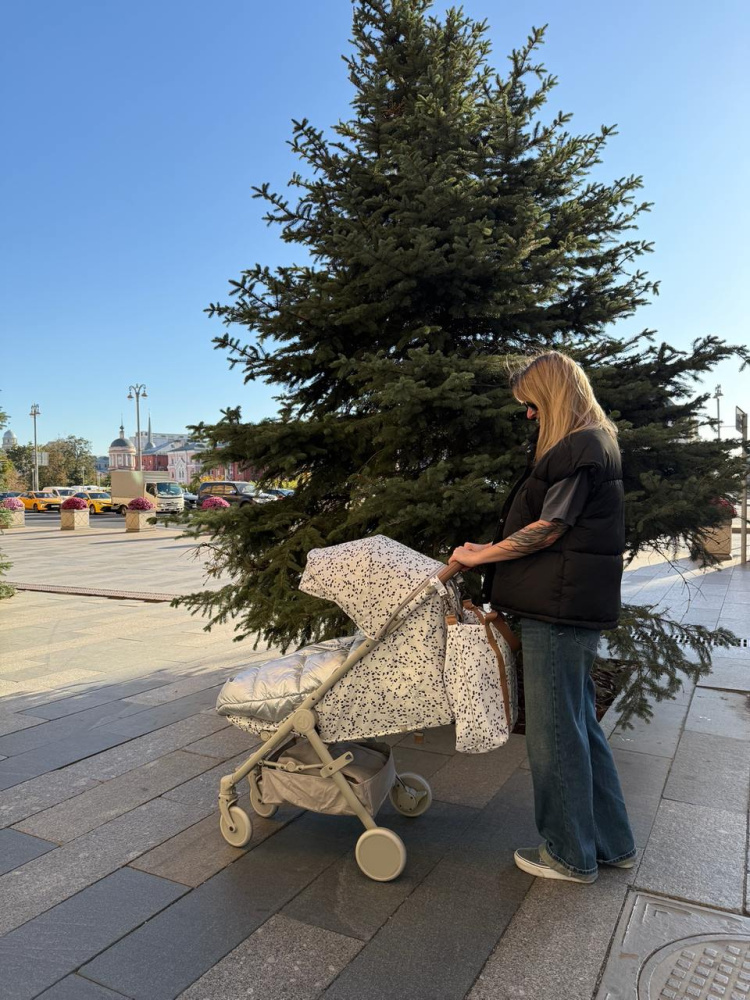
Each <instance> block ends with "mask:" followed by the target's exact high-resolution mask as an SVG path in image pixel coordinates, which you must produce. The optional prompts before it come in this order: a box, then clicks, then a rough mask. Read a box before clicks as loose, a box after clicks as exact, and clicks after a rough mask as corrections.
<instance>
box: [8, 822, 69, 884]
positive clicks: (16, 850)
mask: <svg viewBox="0 0 750 1000" xmlns="http://www.w3.org/2000/svg"><path fill="white" fill-rule="evenodd" d="M55 847H57V844H52V843H50V842H49V841H47V840H39V839H38V838H37V837H30V836H29V835H28V834H26V833H20V832H19V831H18V830H0V875H4V874H5V873H6V872H9V871H12V870H13V869H14V868H19V867H20V866H21V865H25V864H26V862H27V861H31V860H33V859H34V858H38V857H40V855H42V854H46V853H47V851H51V850H52V849H53V848H55Z"/></svg>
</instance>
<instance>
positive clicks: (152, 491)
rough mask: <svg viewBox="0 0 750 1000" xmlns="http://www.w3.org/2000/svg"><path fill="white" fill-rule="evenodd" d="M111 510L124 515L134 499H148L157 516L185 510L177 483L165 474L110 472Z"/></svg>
mask: <svg viewBox="0 0 750 1000" xmlns="http://www.w3.org/2000/svg"><path fill="white" fill-rule="evenodd" d="M110 492H111V495H112V510H116V511H118V512H119V513H120V514H124V513H125V510H126V508H127V506H128V504H129V503H130V501H131V500H133V499H135V497H148V499H149V500H151V501H152V503H154V504H155V505H156V511H157V513H159V514H178V513H179V512H180V511H182V510H184V508H185V498H184V496H183V495H182V487H181V486H180V484H179V483H175V482H174V480H172V479H170V478H169V474H168V473H167V472H130V471H129V470H125V469H122V470H120V469H117V470H113V471H112V489H111V490H110Z"/></svg>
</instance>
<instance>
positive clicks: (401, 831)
mask: <svg viewBox="0 0 750 1000" xmlns="http://www.w3.org/2000/svg"><path fill="white" fill-rule="evenodd" d="M476 815H477V813H476V810H474V809H468V808H465V807H463V806H456V805H451V804H448V803H444V802H433V804H432V806H431V807H430V809H429V811H428V812H426V813H425V814H424V815H423V816H420V817H417V818H414V819H409V818H408V817H406V816H401V815H399V814H398V813H397V812H396V811H395V810H394V809H393V807H392V806H390V804H389V806H387V807H384V808H383V809H382V810H381V811H380V813H378V823H379V824H380V825H381V826H384V827H386V828H387V829H389V830H393V831H394V833H397V834H398V835H399V836H400V837H401V839H402V840H403V842H404V844H405V845H406V850H407V861H406V869H405V870H404V873H403V875H401V876H400V877H399V878H398V879H396V881H394V882H387V883H381V882H372V881H370V880H369V879H365V878H363V876H362V873H361V871H360V870H359V867H358V866H357V862H356V860H355V858H354V852H353V851H351V852H350V853H348V854H347V855H346V856H345V857H343V858H341V859H340V860H339V861H337V862H336V864H334V865H331V866H330V868H327V869H326V870H325V871H324V872H322V873H321V874H320V875H319V876H318V877H317V878H316V879H315V881H314V882H312V883H311V884H310V885H309V886H308V887H307V888H306V889H305V890H304V891H303V892H301V893H300V894H299V895H298V896H296V897H295V898H294V899H293V900H292V901H291V902H290V903H288V904H287V906H286V907H285V908H284V910H283V912H284V914H286V915H287V916H290V917H294V918H296V919H297V920H302V921H304V922H305V923H308V924H316V925H317V926H319V927H325V928H326V929H327V930H330V931H335V932H337V933H339V934H346V935H347V936H349V937H356V938H361V939H362V940H363V941H366V940H368V939H369V938H371V937H372V936H373V935H374V934H375V933H376V932H377V930H378V929H379V928H380V926H381V925H382V924H384V923H385V922H386V920H387V919H388V918H389V917H390V916H391V914H392V913H395V911H396V910H397V909H398V907H399V906H400V905H401V904H402V903H403V901H404V900H405V899H406V898H407V896H409V895H410V894H411V893H412V892H413V891H414V888H415V886H417V885H418V884H419V883H420V882H421V881H423V879H424V878H425V876H426V875H427V874H428V873H429V872H430V871H431V870H432V869H433V868H434V867H435V865H436V864H437V863H438V862H439V861H440V859H441V858H442V857H444V856H445V855H446V854H447V853H448V851H450V850H453V849H456V848H457V847H458V846H459V845H460V843H461V840H462V837H464V836H465V835H466V831H467V829H468V828H469V827H470V825H471V824H472V822H473V821H474V819H475V817H476ZM468 836H469V837H470V836H471V834H468Z"/></svg>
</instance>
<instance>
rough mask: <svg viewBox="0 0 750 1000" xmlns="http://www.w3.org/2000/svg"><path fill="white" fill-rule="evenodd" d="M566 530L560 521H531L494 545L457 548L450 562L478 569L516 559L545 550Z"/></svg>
mask: <svg viewBox="0 0 750 1000" xmlns="http://www.w3.org/2000/svg"><path fill="white" fill-rule="evenodd" d="M567 530H568V525H567V524H564V523H563V522H562V521H534V522H533V523H532V524H527V525H526V527H525V528H521V530H520V531H516V532H514V534H512V535H509V536H508V537H507V538H505V539H503V541H502V542H497V543H496V544H495V545H486V546H483V547H482V548H479V549H474V548H469V547H468V546H466V545H461V546H459V547H458V548H457V549H455V550H454V552H453V554H452V555H451V557H450V562H460V563H461V564H462V565H463V566H481V565H483V564H484V563H494V562H505V560H507V559H520V558H522V556H528V555H531V553H532V552H540V551H541V550H542V549H546V548H548V547H549V546H550V545H552V544H553V543H554V542H556V541H557V539H558V538H560V537H561V536H562V535H564V534H565V532H566V531H567Z"/></svg>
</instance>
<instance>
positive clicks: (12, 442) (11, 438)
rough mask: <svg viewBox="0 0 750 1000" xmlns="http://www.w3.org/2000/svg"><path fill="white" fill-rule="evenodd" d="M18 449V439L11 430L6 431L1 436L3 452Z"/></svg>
mask: <svg viewBox="0 0 750 1000" xmlns="http://www.w3.org/2000/svg"><path fill="white" fill-rule="evenodd" d="M17 447H18V438H17V437H16V435H15V434H14V433H13V431H12V430H10V429H8V430H7V431H6V432H5V434H3V451H8V449H9V448H17Z"/></svg>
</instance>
